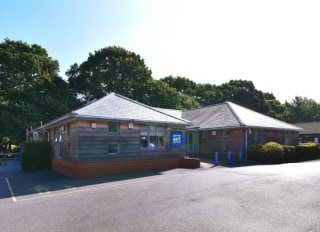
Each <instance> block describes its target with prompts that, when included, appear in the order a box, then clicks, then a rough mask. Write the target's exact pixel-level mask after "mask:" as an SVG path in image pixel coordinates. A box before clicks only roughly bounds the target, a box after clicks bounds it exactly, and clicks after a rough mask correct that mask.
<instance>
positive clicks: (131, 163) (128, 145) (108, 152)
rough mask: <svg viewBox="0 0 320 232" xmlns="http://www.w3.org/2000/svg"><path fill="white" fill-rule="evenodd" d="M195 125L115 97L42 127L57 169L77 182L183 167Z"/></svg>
mask: <svg viewBox="0 0 320 232" xmlns="http://www.w3.org/2000/svg"><path fill="white" fill-rule="evenodd" d="M189 124H190V122H189V121H187V120H185V119H182V118H179V117H175V116H172V114H167V113H165V112H164V110H161V109H155V108H152V107H149V106H146V105H144V104H141V103H139V102H136V101H133V100H131V99H128V98H126V97H123V96H121V95H118V94H115V93H111V94H109V95H107V96H105V97H104V98H101V99H99V100H97V101H94V102H92V103H90V104H88V105H86V106H84V107H83V108H81V109H78V110H75V111H73V112H72V113H70V114H67V115H64V116H62V117H60V118H58V119H56V120H54V121H52V122H49V123H47V124H46V125H43V127H41V128H38V131H39V134H42V135H43V136H44V138H46V137H47V136H48V135H49V141H50V143H51V146H52V151H53V158H52V168H53V170H55V171H57V172H61V173H64V174H66V175H69V176H72V177H76V178H86V177H94V176H100V175H108V174H119V173H126V172H132V171H143V170H152V169H159V168H172V167H179V166H181V159H182V158H183V157H184V156H185V147H184V142H183V140H184V136H185V127H186V126H187V125H189Z"/></svg>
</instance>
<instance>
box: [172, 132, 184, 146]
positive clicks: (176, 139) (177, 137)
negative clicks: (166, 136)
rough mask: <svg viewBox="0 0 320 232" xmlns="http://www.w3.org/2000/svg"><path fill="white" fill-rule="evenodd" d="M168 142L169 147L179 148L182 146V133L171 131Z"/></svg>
mask: <svg viewBox="0 0 320 232" xmlns="http://www.w3.org/2000/svg"><path fill="white" fill-rule="evenodd" d="M170 141H171V142H170V144H171V146H174V147H181V146H182V145H183V133H182V131H171V135H170Z"/></svg>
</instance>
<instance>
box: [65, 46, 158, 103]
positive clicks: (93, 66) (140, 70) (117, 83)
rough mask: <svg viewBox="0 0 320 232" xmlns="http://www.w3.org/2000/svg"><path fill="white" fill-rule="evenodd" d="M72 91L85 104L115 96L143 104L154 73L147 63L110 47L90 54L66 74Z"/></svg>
mask: <svg viewBox="0 0 320 232" xmlns="http://www.w3.org/2000/svg"><path fill="white" fill-rule="evenodd" d="M66 75H67V76H68V81H69V86H70V88H71V89H72V90H73V91H74V92H75V93H76V94H77V95H78V96H79V97H80V98H81V100H82V101H83V102H89V101H91V100H93V99H97V98H101V97H103V96H105V95H106V94H108V93H110V92H116V93H118V94H121V95H124V96H126V97H128V98H131V99H135V100H137V101H140V102H144V99H145V97H146V93H145V91H146V89H147V88H148V86H147V84H148V83H149V81H150V80H152V77H151V70H149V69H148V68H147V66H146V65H145V63H144V60H143V59H141V58H140V56H139V55H136V54H135V53H134V52H130V51H127V50H125V49H124V48H121V47H115V46H114V47H107V48H103V49H100V50H98V51H95V53H94V54H92V53H90V54H89V57H88V59H87V60H86V61H85V62H83V63H82V64H80V65H78V64H74V65H72V66H71V67H70V69H69V70H68V71H67V72H66Z"/></svg>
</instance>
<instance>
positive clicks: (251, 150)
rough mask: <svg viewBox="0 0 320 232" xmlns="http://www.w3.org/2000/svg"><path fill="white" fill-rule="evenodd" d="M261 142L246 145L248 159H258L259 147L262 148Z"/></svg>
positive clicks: (259, 154) (259, 155)
mask: <svg viewBox="0 0 320 232" xmlns="http://www.w3.org/2000/svg"><path fill="white" fill-rule="evenodd" d="M262 145H263V144H262V143H259V144H252V145H250V146H249V147H248V151H247V153H248V159H249V160H256V161H258V160H259V157H261V148H262Z"/></svg>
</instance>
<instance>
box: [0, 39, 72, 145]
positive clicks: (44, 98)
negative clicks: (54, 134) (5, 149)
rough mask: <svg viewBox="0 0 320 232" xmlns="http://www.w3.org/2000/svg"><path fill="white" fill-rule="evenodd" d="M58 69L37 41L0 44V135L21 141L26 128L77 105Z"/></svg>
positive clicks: (57, 64)
mask: <svg viewBox="0 0 320 232" xmlns="http://www.w3.org/2000/svg"><path fill="white" fill-rule="evenodd" d="M58 71H59V63H58V61H57V60H53V59H52V58H51V57H49V56H48V53H47V51H46V50H45V49H44V48H42V47H41V46H39V45H36V44H33V45H28V44H27V43H25V42H22V41H12V40H9V39H5V41H4V42H3V43H1V44H0V122H1V123H0V137H9V138H10V139H12V140H14V141H16V142H19V141H23V140H24V138H25V131H26V129H27V128H30V127H31V126H40V122H41V121H43V122H47V121H49V120H52V119H54V118H55V117H57V116H60V115H61V114H64V113H66V112H68V111H69V110H70V109H71V108H73V107H74V106H76V105H78V101H77V99H76V98H75V96H74V95H72V92H71V91H69V88H68V84H67V83H66V82H65V81H64V80H63V79H62V78H61V77H59V76H58Z"/></svg>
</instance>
